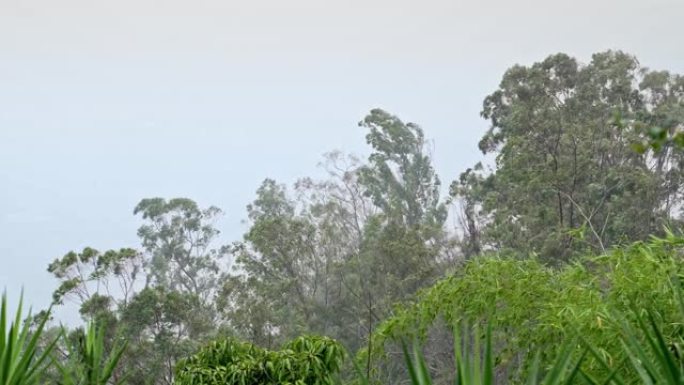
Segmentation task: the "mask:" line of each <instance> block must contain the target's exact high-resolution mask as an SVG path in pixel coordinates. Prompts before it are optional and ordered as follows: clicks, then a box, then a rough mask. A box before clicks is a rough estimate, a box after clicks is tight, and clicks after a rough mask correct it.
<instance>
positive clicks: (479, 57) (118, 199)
mask: <svg viewBox="0 0 684 385" xmlns="http://www.w3.org/2000/svg"><path fill="white" fill-rule="evenodd" d="M682 17H684V1H683V0H642V1H637V0H590V1H589V0H573V1H567V0H566V1H554V0H478V1H474V0H469V1H463V0H451V1H446V0H412V1H407V0H345V1H343V0H222V1H218V0H192V1H190V0H185V1H179V0H157V1H153V0H106V1H102V0H0V261H1V263H0V290H2V288H7V291H8V294H9V296H10V297H15V298H16V297H17V296H18V295H19V291H20V290H21V288H22V286H23V287H24V289H25V293H26V294H25V296H26V299H27V301H28V302H30V303H32V304H33V305H34V307H42V306H45V305H46V304H47V303H48V302H49V300H50V293H51V292H52V290H53V289H54V287H55V285H56V282H55V281H54V280H53V279H51V277H50V276H49V275H48V274H47V272H46V270H45V269H46V266H47V264H48V263H49V261H51V260H53V259H54V258H56V257H59V256H61V255H63V254H64V253H66V252H67V251H69V250H72V249H79V248H82V247H84V246H87V245H90V246H93V247H95V248H99V249H107V248H114V247H116V248H118V247H123V246H133V247H135V246H137V245H138V243H137V239H136V235H135V234H136V229H137V227H138V226H139V225H140V223H139V220H138V219H137V218H135V217H134V216H133V215H132V210H133V207H134V206H135V204H136V203H137V202H138V201H139V200H140V199H141V198H145V197H152V196H162V197H167V198H171V197H179V196H180V197H189V198H192V199H194V200H196V201H198V202H199V203H200V204H201V205H216V206H219V207H221V208H222V209H224V211H225V216H224V217H223V219H222V221H221V222H220V223H219V227H220V228H221V230H222V231H223V239H224V240H226V241H229V240H232V239H238V238H239V237H240V236H241V233H242V232H243V230H244V228H243V225H241V224H240V222H241V221H242V220H243V219H244V218H245V217H246V215H245V209H244V207H245V205H246V204H247V203H249V201H250V200H251V199H252V198H253V196H254V191H255V189H256V188H257V187H258V185H259V183H260V182H261V180H263V179H264V178H266V177H271V178H275V179H277V180H278V181H281V182H286V183H290V182H292V181H294V180H295V179H296V178H299V177H303V176H309V175H317V174H319V173H320V172H319V171H318V170H317V167H316V164H317V163H318V162H319V161H320V160H321V155H322V154H323V153H324V152H327V151H330V150H333V149H340V150H343V151H348V152H355V153H359V154H364V153H366V152H367V148H366V145H365V142H364V134H365V132H364V131H363V129H361V128H359V127H357V125H356V123H357V122H358V121H359V120H360V119H361V118H362V117H363V116H364V114H365V113H366V112H367V111H368V110H370V109H371V108H374V107H381V108H384V109H386V110H388V111H390V112H392V113H394V114H397V115H399V116H400V117H401V118H403V119H404V120H407V121H412V122H416V123H419V124H421V125H422V126H423V128H424V130H425V132H426V136H427V137H429V138H431V139H432V140H434V159H435V163H436V167H437V169H438V171H439V173H440V175H441V177H442V180H443V181H444V182H445V184H448V183H449V182H450V181H451V180H453V179H454V178H456V177H457V175H458V174H459V173H460V172H461V171H462V170H464V169H465V168H466V167H468V166H469V165H471V164H472V163H474V162H475V161H477V160H478V159H479V156H480V155H479V154H478V151H477V147H476V143H477V141H478V139H479V137H480V136H481V135H482V134H483V132H484V130H485V129H486V127H487V123H486V122H485V121H483V120H481V119H480V118H479V111H480V106H481V103H482V99H483V97H484V96H485V95H487V94H488V93H489V92H491V91H493V90H494V89H495V88H496V85H497V84H498V82H499V80H500V78H501V75H502V74H503V72H504V71H505V70H506V68H508V67H509V66H511V65H513V64H515V63H522V64H529V63H532V62H534V61H538V60H541V59H543V58H544V57H545V56H547V55H549V54H552V53H556V52H566V53H568V54H571V55H573V56H576V57H578V58H580V59H581V60H582V61H585V62H586V61H588V60H589V58H590V55H591V53H593V52H597V51H602V50H605V49H622V50H624V51H627V52H630V53H633V54H635V55H637V57H638V58H639V59H640V61H641V63H642V64H643V65H645V66H648V67H651V68H656V69H668V70H671V71H673V72H679V73H684V47H683V46H682V36H683V32H682V23H681V21H682ZM60 314H61V317H63V318H66V319H69V318H71V317H74V316H73V315H68V314H67V312H66V311H64V310H62V311H61V313H60Z"/></svg>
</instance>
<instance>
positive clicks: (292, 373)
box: [176, 336, 345, 385]
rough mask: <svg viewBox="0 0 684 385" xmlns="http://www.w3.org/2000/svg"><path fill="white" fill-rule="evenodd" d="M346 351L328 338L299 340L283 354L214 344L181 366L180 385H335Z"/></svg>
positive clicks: (248, 346) (238, 344) (245, 345)
mask: <svg viewBox="0 0 684 385" xmlns="http://www.w3.org/2000/svg"><path fill="white" fill-rule="evenodd" d="M344 356H345V354H344V350H343V349H342V347H341V346H340V345H339V344H338V343H337V342H336V341H335V340H332V339H330V338H325V337H310V336H309V337H299V338H297V339H295V340H293V341H291V342H289V343H287V344H286V345H285V346H284V347H283V349H282V350H280V351H268V350H265V349H262V348H259V347H257V346H255V345H253V344H250V343H246V342H239V341H236V340H222V341H215V342H212V343H210V344H209V345H207V346H205V347H204V348H202V349H201V350H200V351H199V352H198V353H197V354H195V355H194V356H192V357H190V358H188V359H186V360H183V361H181V362H179V363H178V366H177V371H176V383H177V384H179V385H288V384H291V385H332V384H334V383H335V380H336V376H337V374H338V373H339V371H340V366H341V364H342V361H343V360H344Z"/></svg>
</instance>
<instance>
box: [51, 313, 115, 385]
mask: <svg viewBox="0 0 684 385" xmlns="http://www.w3.org/2000/svg"><path fill="white" fill-rule="evenodd" d="M105 330H106V329H105V328H104V327H96V326H95V323H90V325H88V329H87V331H86V332H85V334H83V333H79V334H78V335H77V341H76V343H75V344H72V341H70V340H69V339H67V337H66V334H64V336H65V337H64V340H65V345H66V346H67V349H68V357H67V361H66V363H65V364H63V363H60V362H59V361H55V365H56V366H57V368H58V369H59V372H60V374H61V378H60V381H59V383H60V385H123V384H124V383H125V381H126V376H125V375H117V374H116V372H115V369H116V368H117V365H118V364H119V361H120V360H121V356H122V355H123V353H124V351H125V349H126V343H123V342H121V343H120V342H117V343H115V344H114V346H113V347H112V348H111V349H110V352H109V354H107V353H106V351H105V349H106V346H105ZM74 345H75V346H74Z"/></svg>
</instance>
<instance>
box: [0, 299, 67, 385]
mask: <svg viewBox="0 0 684 385" xmlns="http://www.w3.org/2000/svg"><path fill="white" fill-rule="evenodd" d="M22 303H23V300H21V299H20V300H19V307H18V309H17V311H16V315H15V317H14V318H11V316H10V318H8V314H7V313H8V309H7V296H6V295H5V294H4V293H3V295H2V303H1V304H0V385H33V384H40V383H41V382H42V381H43V378H42V376H43V375H44V373H45V370H46V367H47V364H48V363H49V361H48V358H49V356H50V353H51V352H52V350H53V348H54V346H55V344H56V343H57V338H55V339H53V340H52V341H50V342H49V343H48V344H47V346H46V348H45V349H43V350H42V351H39V349H38V348H39V342H40V338H41V334H42V332H43V330H44V327H45V323H46V322H47V320H48V318H49V317H48V316H47V315H48V314H49V312H48V313H45V314H43V316H42V317H41V319H39V320H38V324H37V327H36V328H35V330H30V329H31V327H30V326H31V323H32V322H31V320H32V319H31V316H30V315H29V317H28V319H27V320H26V321H24V320H23V319H22Z"/></svg>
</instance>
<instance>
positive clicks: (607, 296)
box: [373, 235, 684, 378]
mask: <svg viewBox="0 0 684 385" xmlns="http://www.w3.org/2000/svg"><path fill="white" fill-rule="evenodd" d="M683 255H684V238H682V237H676V236H674V235H670V236H668V237H667V238H663V239H659V238H658V239H653V240H651V241H649V242H639V243H636V244H634V245H631V246H628V247H624V248H617V249H614V250H612V251H610V252H609V253H607V254H604V255H599V256H589V257H585V258H581V259H579V260H577V261H576V262H574V263H572V264H569V265H567V266H565V267H563V268H560V269H555V268H550V267H546V266H544V265H543V264H541V263H540V262H539V261H538V260H536V259H515V258H497V257H482V258H476V259H474V260H472V261H470V262H468V263H466V264H465V265H464V266H463V267H462V268H460V269H458V271H457V272H456V273H454V274H453V275H451V276H449V277H448V278H445V279H443V280H442V281H440V282H438V283H437V284H436V285H435V286H433V287H431V288H430V289H428V290H426V291H424V292H423V293H421V294H420V296H419V298H418V300H417V301H416V302H415V303H414V304H412V305H406V306H404V307H402V308H401V309H398V310H397V312H396V314H395V315H394V316H392V317H390V318H389V319H387V320H386V321H385V322H383V324H382V325H381V326H379V327H378V329H377V330H376V333H375V335H374V340H375V343H374V344H373V345H374V346H375V347H376V351H375V352H374V353H375V354H376V355H378V354H381V353H382V347H383V346H386V345H387V344H388V343H390V342H391V341H397V340H401V339H402V338H407V337H421V338H426V337H427V336H428V335H429V333H430V328H431V327H432V326H433V325H436V324H437V321H438V320H439V319H440V318H441V319H442V320H445V321H446V324H447V325H451V326H452V331H454V332H457V333H458V332H460V331H459V330H458V325H460V324H461V322H463V321H467V322H469V323H475V324H485V325H488V327H490V328H491V329H492V333H493V334H492V339H493V343H494V346H495V348H496V351H495V352H494V354H495V355H496V363H497V374H498V376H499V377H510V376H516V375H518V374H519V371H520V370H523V369H524V367H523V366H524V365H525V364H526V363H529V362H530V361H531V357H532V356H534V355H535V354H536V352H538V351H540V352H542V353H543V354H542V356H541V360H542V361H541V362H542V365H548V364H549V363H550V362H551V361H552V360H553V359H554V357H555V355H556V353H557V352H558V349H559V348H560V347H561V346H562V344H563V342H564V341H565V340H567V339H569V338H572V337H573V336H576V335H580V336H581V337H582V338H583V339H584V340H585V341H587V342H588V343H589V344H590V345H591V347H592V348H593V349H594V350H595V351H596V352H597V353H598V354H599V356H600V357H602V358H603V359H605V360H606V361H607V362H609V367H605V366H604V365H602V364H601V363H599V362H598V361H597V357H587V358H586V359H585V362H584V363H583V368H584V369H585V370H586V372H587V373H589V374H591V375H593V376H596V377H597V378H602V377H605V376H607V375H608V374H609V372H610V371H611V370H612V369H614V368H621V366H622V365H623V364H624V363H625V361H626V359H627V358H628V357H626V356H625V352H624V351H623V348H622V345H621V342H620V336H621V334H622V326H621V324H620V323H619V322H615V321H611V320H613V319H614V315H615V314H616V313H620V314H628V313H629V312H630V311H631V309H634V308H636V309H653V316H654V319H655V320H656V321H657V324H658V325H661V326H662V333H663V335H664V338H665V340H666V341H667V343H668V344H672V346H680V345H678V344H679V343H680V341H681V338H682V337H684V334H682V333H683V330H682V327H681V322H682V319H684V317H683V316H682V313H681V308H680V305H681V304H680V303H679V301H678V299H677V298H678V295H679V292H678V290H679V289H678V288H676V287H675V286H673V284H672V277H681V276H684V264H682V256H683ZM677 279H678V278H677ZM631 321H632V322H633V321H634V318H632V319H631ZM454 327H455V328H456V329H455V330H454V329H453V328H454ZM442 370H446V371H449V370H451V368H450V367H448V366H447V367H444V368H442ZM623 370H624V371H625V373H623V376H624V377H627V378H628V377H629V375H630V374H629V373H627V372H628V370H627V369H626V368H623ZM631 375H632V376H634V375H635V373H631Z"/></svg>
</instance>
